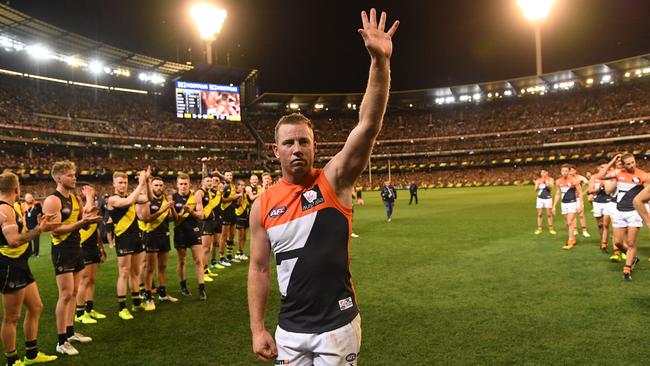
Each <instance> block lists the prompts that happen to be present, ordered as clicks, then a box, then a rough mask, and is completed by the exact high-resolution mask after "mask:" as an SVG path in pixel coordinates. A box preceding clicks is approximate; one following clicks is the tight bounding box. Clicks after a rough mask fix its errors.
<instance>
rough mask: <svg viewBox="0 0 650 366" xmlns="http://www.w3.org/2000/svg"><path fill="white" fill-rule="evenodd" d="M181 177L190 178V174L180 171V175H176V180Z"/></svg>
mask: <svg viewBox="0 0 650 366" xmlns="http://www.w3.org/2000/svg"><path fill="white" fill-rule="evenodd" d="M180 179H190V176H189V175H187V174H186V173H178V176H176V180H180Z"/></svg>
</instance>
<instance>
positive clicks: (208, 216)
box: [199, 188, 214, 220]
mask: <svg viewBox="0 0 650 366" xmlns="http://www.w3.org/2000/svg"><path fill="white" fill-rule="evenodd" d="M199 189H200V190H201V191H202V192H203V198H202V199H201V202H202V203H203V213H204V214H205V215H204V220H212V219H214V215H213V214H212V209H213V207H212V203H214V199H213V197H212V191H211V190H209V189H203V188H199Z"/></svg>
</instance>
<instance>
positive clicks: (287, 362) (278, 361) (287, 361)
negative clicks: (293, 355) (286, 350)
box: [275, 360, 289, 365]
mask: <svg viewBox="0 0 650 366" xmlns="http://www.w3.org/2000/svg"><path fill="white" fill-rule="evenodd" d="M275 364H276V365H288V364H289V360H275Z"/></svg>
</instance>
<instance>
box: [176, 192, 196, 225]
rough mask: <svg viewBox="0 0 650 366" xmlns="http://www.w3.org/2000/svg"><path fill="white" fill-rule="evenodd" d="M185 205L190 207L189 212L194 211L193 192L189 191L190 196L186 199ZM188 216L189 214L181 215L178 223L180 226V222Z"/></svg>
mask: <svg viewBox="0 0 650 366" xmlns="http://www.w3.org/2000/svg"><path fill="white" fill-rule="evenodd" d="M185 204H186V205H188V206H190V211H194V210H195V209H196V197H194V192H192V191H190V196H189V197H188V198H187V202H185ZM189 216H190V213H189V212H185V213H183V216H181V217H180V218H179V220H178V223H179V224H180V223H181V222H183V221H185V219H186V218H188V217H189Z"/></svg>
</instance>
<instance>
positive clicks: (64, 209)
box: [61, 207, 72, 215]
mask: <svg viewBox="0 0 650 366" xmlns="http://www.w3.org/2000/svg"><path fill="white" fill-rule="evenodd" d="M70 212H72V210H71V209H70V208H69V207H64V208H63V209H62V210H61V213H62V214H64V215H69V214H70Z"/></svg>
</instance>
